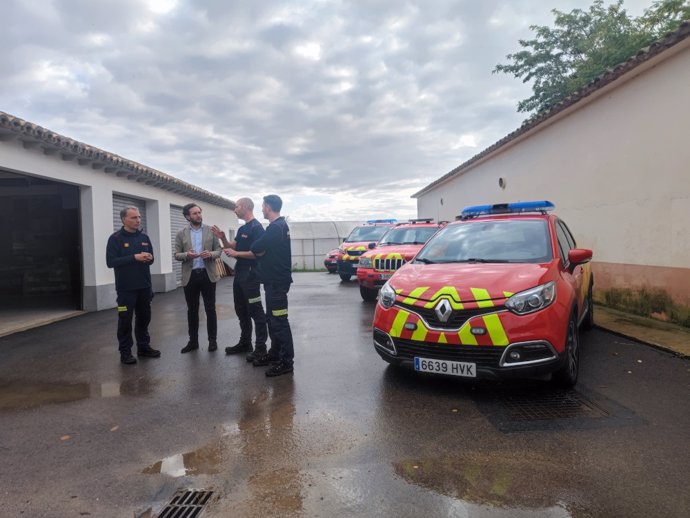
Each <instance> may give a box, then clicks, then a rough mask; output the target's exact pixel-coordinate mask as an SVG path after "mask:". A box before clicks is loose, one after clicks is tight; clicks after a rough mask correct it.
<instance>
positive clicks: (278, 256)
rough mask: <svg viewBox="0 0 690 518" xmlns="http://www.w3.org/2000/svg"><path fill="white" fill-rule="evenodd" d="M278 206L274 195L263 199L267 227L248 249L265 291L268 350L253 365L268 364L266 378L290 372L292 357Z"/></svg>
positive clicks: (287, 272)
mask: <svg viewBox="0 0 690 518" xmlns="http://www.w3.org/2000/svg"><path fill="white" fill-rule="evenodd" d="M282 206H283V200H281V199H280V197H279V196H278V195H276V194H269V195H268V196H264V203H263V205H262V206H261V210H262V212H263V215H264V217H265V218H266V219H267V220H268V221H269V222H270V224H269V225H268V227H267V228H266V232H264V235H263V236H261V237H260V238H259V239H257V240H256V241H255V242H254V244H253V245H252V247H251V251H252V252H254V254H255V255H256V257H257V258H258V259H259V279H260V280H261V282H262V283H263V285H264V291H265V292H266V313H267V314H268V333H269V334H270V336H271V350H269V351H268V353H267V354H266V355H265V356H263V357H261V358H257V359H256V360H254V365H268V364H269V363H270V364H271V367H269V369H268V370H267V371H266V376H269V377H271V376H280V375H281V374H287V373H289V372H292V369H293V360H294V356H295V353H294V346H293V343H292V331H291V330H290V322H289V321H288V298H287V294H288V291H290V284H291V283H292V250H291V246H290V229H289V228H288V225H287V222H286V221H285V218H283V217H281V215H280V209H281V208H282Z"/></svg>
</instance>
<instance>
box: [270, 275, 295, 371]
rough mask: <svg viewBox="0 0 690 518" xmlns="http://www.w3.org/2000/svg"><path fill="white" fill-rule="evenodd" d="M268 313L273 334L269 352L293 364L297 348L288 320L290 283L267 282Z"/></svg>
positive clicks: (271, 333) (271, 334)
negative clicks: (293, 341)
mask: <svg viewBox="0 0 690 518" xmlns="http://www.w3.org/2000/svg"><path fill="white" fill-rule="evenodd" d="M264 291H265V292H266V313H267V315H268V334H269V335H270V336H271V350H270V351H269V354H270V355H272V356H278V357H279V358H280V361H282V362H283V363H285V364H287V365H292V363H293V360H294V357H295V350H294V346H293V343H292V331H291V330H290V322H289V321H288V298H287V294H288V291H290V283H270V284H268V283H266V284H264Z"/></svg>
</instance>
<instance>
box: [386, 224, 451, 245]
mask: <svg viewBox="0 0 690 518" xmlns="http://www.w3.org/2000/svg"><path fill="white" fill-rule="evenodd" d="M437 230H438V228H437V227H416V228H414V227H407V228H394V229H392V230H391V231H390V232H388V234H386V235H385V236H384V237H383V239H382V240H381V241H380V242H379V246H384V245H423V244H424V243H426V242H427V241H428V240H429V238H430V237H431V236H433V235H434V232H436V231H437Z"/></svg>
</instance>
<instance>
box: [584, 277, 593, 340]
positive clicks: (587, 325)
mask: <svg viewBox="0 0 690 518" xmlns="http://www.w3.org/2000/svg"><path fill="white" fill-rule="evenodd" d="M593 328H594V301H593V298H592V285H591V284H590V285H589V292H588V293H587V314H586V315H585V319H584V320H583V321H582V329H584V330H585V331H590V330H591V329H593Z"/></svg>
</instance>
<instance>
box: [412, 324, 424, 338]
mask: <svg viewBox="0 0 690 518" xmlns="http://www.w3.org/2000/svg"><path fill="white" fill-rule="evenodd" d="M427 333H428V331H427V328H426V327H424V325H423V324H422V323H421V322H417V329H415V330H414V333H412V340H416V341H418V342H423V341H424V339H425V338H426V335H427Z"/></svg>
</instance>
